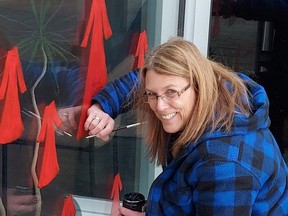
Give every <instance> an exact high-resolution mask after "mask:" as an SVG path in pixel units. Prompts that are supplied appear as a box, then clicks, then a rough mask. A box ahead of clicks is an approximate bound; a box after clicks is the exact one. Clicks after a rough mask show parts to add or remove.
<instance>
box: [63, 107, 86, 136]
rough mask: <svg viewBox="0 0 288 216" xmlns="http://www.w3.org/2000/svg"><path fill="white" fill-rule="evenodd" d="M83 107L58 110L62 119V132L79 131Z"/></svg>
mask: <svg viewBox="0 0 288 216" xmlns="http://www.w3.org/2000/svg"><path fill="white" fill-rule="evenodd" d="M80 113H81V106H76V107H69V108H61V109H59V110H58V115H59V116H60V118H61V119H62V122H63V123H62V127H61V128H62V130H64V131H67V132H73V131H75V130H77V127H78V122H79V117H80Z"/></svg>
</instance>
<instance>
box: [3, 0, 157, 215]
mask: <svg viewBox="0 0 288 216" xmlns="http://www.w3.org/2000/svg"><path fill="white" fill-rule="evenodd" d="M101 2H102V3H105V5H106V11H107V17H108V19H109V23H107V22H106V23H105V7H102V6H103V5H102V6H100V4H101ZM160 2H162V1H157V2H156V1H154V0H152V1H144V0H117V1H114V0H106V1H104V0H103V1H93V0H86V1H84V0H40V1H38V0H22V1H17V0H2V1H1V2H0V73H1V77H0V81H1V90H0V91H2V88H5V87H3V86H5V85H6V84H5V82H6V81H7V80H6V78H4V77H5V76H6V75H5V74H10V75H11V74H13V73H9V71H10V70H12V71H18V72H17V73H19V74H23V77H21V76H20V77H19V76H18V77H16V75H15V74H14V75H11V76H12V77H11V76H10V77H9V79H8V81H7V86H8V87H7V88H6V89H7V92H8V91H9V94H8V93H5V94H4V95H5V97H4V98H3V97H2V98H1V101H0V117H1V129H2V128H5V130H7V131H9V130H12V132H13V133H14V135H15V137H14V138H11V140H9V139H8V141H7V140H0V143H1V144H2V145H0V151H1V156H2V157H1V158H2V159H1V161H0V163H1V167H2V169H1V176H2V178H1V180H0V182H1V200H2V203H3V205H4V208H1V206H2V205H0V214H1V212H3V209H5V210H6V213H7V215H16V214H17V215H34V214H35V215H61V212H62V209H63V205H64V200H65V198H66V197H67V196H69V195H73V196H74V197H78V198H79V197H80V198H81V197H82V198H83V199H89V200H93V199H97V200H98V201H99V200H100V201H99V202H101V200H111V192H112V185H113V182H114V179H115V176H116V175H117V174H118V173H119V174H120V176H121V180H122V186H123V189H122V191H121V192H120V199H122V197H123V195H124V194H125V193H128V192H133V191H135V192H137V191H140V192H142V193H143V194H144V195H145V196H147V192H148V178H150V174H149V166H150V165H149V163H148V162H149V160H148V159H147V158H146V149H145V147H144V146H143V140H142V137H141V134H140V135H139V134H138V133H136V129H135V128H129V129H125V130H122V131H119V132H114V133H113V134H112V135H111V138H110V140H109V141H107V142H104V141H100V140H99V139H96V138H91V139H86V138H85V136H86V135H85V134H82V136H80V137H77V130H76V131H73V130H72V131H70V130H68V129H67V130H65V129H63V128H62V129H58V128H57V127H56V126H57V124H59V121H58V120H59V119H58V120H57V118H56V117H55V115H52V114H51V113H52V111H53V110H55V109H54V108H55V107H56V112H58V115H60V114H59V112H60V111H59V110H61V109H66V108H75V109H81V108H82V107H81V106H82V104H83V96H84V94H85V92H86V90H85V84H87V82H88V81H87V77H88V76H89V70H88V68H89V67H90V66H91V65H90V64H92V66H91V67H92V70H91V71H92V73H93V76H96V77H98V76H99V77H100V76H101V75H100V73H101V68H100V66H99V65H98V63H99V62H101V56H102V57H105V66H106V69H107V81H110V80H113V79H114V78H116V77H119V76H121V75H123V74H125V73H126V72H128V71H130V70H132V69H133V68H135V61H136V58H135V57H134V55H135V51H136V48H137V42H138V39H139V34H140V33H142V32H144V31H147V29H149V30H148V31H147V35H148V36H147V37H148V43H149V48H152V47H153V46H155V45H156V44H157V43H159V41H160V39H159V35H161V34H160V33H159V31H160V30H161V28H159V25H160V24H159V23H160V22H161V20H158V19H151V17H156V16H157V17H159V15H157V11H158V12H159V13H160V14H161V11H160V10H161V8H159V7H158V6H159V4H160ZM93 3H95V4H99V5H96V7H93ZM99 8H101V9H99ZM148 8H149V10H148ZM94 10H95V11H96V12H95V11H94ZM99 10H101V13H102V14H101V15H102V16H100V15H99ZM92 11H93V12H92ZM97 11H98V14H97ZM94 12H95V14H96V15H95V16H93V14H92V13H94ZM147 14H149V16H147ZM90 19H91V20H93V21H92V28H91V31H90V32H89V31H88V30H89V25H90V24H91V23H90V21H91V20H90ZM99 19H104V21H103V22H101V21H99ZM148 20H149V21H148ZM101 25H103V26H102V28H101ZM109 26H110V28H111V30H112V35H111V36H110V35H109ZM160 26H161V25H160ZM87 32H88V33H87ZM86 34H88V37H87V35H86ZM105 34H106V35H105ZM105 36H106V37H107V38H106V39H105ZM109 36H110V37H109ZM85 37H87V43H86V45H85V43H84V42H83V41H84V38H85ZM102 38H103V40H102ZM94 40H95V41H94ZM102 46H103V50H104V52H103V53H101V52H96V54H95V53H93V52H94V51H93V48H95V47H96V48H97V49H98V50H99V49H100V50H101V47H102ZM97 49H96V50H97ZM91 53H93V54H94V55H95V56H94V57H95V59H96V60H95V59H93V58H91V59H90V57H91ZM18 54H19V55H18ZM99 58H100V60H99ZM18 61H19V62H20V64H19V65H21V69H22V70H20V69H19V68H18V69H15V67H16V66H17V62H18ZM94 61H95V62H96V63H95V64H96V66H95V65H94V66H93V62H94ZM7 62H8V63H7ZM13 62H14V63H15V64H13ZM15 65H16V66H15ZM102 66H103V65H102ZM7 71H8V72H7ZM102 75H103V74H102ZM104 75H105V74H104ZM93 76H92V77H93ZM23 81H24V83H25V86H26V88H27V90H26V91H24V87H23ZM99 82H100V81H99ZM21 83H22V87H23V88H21ZM98 84H99V83H97V82H96V84H95V85H98ZM100 84H101V83H100ZM100 84H99V86H100V87H101V85H100ZM100 87H99V88H100ZM11 92H12V93H11ZM1 94H3V93H1ZM7 95H8V96H7ZM6 96H7V97H6ZM84 100H85V99H84ZM9 101H10V102H9ZM17 101H19V104H18V103H17ZM53 103H55V107H54V108H53ZM48 105H49V107H50V108H51V109H49V110H52V111H51V112H50V111H49V112H48V111H47V112H46V114H47V116H45V111H46V110H48V109H46V108H47V106H48ZM15 107H16V108H15ZM17 108H18V109H19V110H17ZM17 111H18V112H19V113H20V118H18V119H15V116H14V117H13V113H14V115H16V112H17ZM48 113H50V114H51V115H50V116H49V114H48ZM11 116H12V117H11ZM16 116H17V115H16ZM8 117H9V119H8ZM18 117H19V116H18ZM54 117H55V119H54ZM51 118H53V121H54V123H55V125H54V126H53V127H55V128H54V129H55V134H54V135H55V138H54V137H53V136H54V135H53V133H52V132H51V130H49V129H47V131H46V132H45V134H46V135H47V134H48V135H47V137H49V138H48V141H47V140H45V138H43V139H42V140H41V139H40V141H41V142H38V144H37V142H36V140H37V138H39V136H38V135H39V133H40V131H41V130H40V129H41V128H43V127H42V126H43V125H42V124H43V122H45V121H44V119H46V120H47V119H51ZM60 118H63V116H61V117H60ZM80 118H81V117H80V116H77V118H76V119H77V120H78V121H79V119H80ZM4 120H5V121H4ZM21 121H22V122H23V129H21ZM78 121H77V127H78ZM19 122H20V123H19ZM47 122H48V120H47ZM4 123H5V124H4ZM14 123H15V124H18V123H19V124H20V126H19V124H18V127H17V126H15V125H14ZM133 123H135V118H134V115H133V114H132V112H128V113H125V114H123V115H121V116H119V117H118V118H117V119H116V126H117V127H118V126H123V125H127V124H128V125H129V124H133ZM47 125H48V123H47ZM50 125H51V124H50ZM50 129H51V128H50ZM22 130H23V131H22ZM53 131H54V130H53ZM1 133H2V132H1ZM7 134H8V135H9V132H7ZM17 134H18V135H17ZM9 136H11V135H9ZM53 140H55V146H56V153H57V155H56V158H57V160H58V165H59V172H57V167H55V166H56V165H55V164H54V163H53V157H52V156H53V154H52V156H51V157H52V158H51V157H49V159H51V160H48V163H46V162H44V160H43V158H44V157H45V153H44V150H45V148H46V145H45V148H44V143H45V142H46V143H47V142H49V143H50V144H51V142H52V144H53ZM47 146H48V145H47ZM50 151H51V152H53V145H52V149H50ZM54 156H55V155H54ZM54 159H55V158H54ZM51 161H52V162H51ZM44 165H47V166H48V169H51V170H52V171H51V172H49V174H51V175H53V171H55V170H56V171H55V173H54V175H55V178H52V181H51V182H49V183H48V184H46V185H45V182H44V186H43V188H42V189H41V190H39V189H38V187H37V185H35V183H37V181H36V182H35V176H33V175H31V169H32V170H35V172H36V174H37V177H38V181H39V178H40V172H41V170H42V167H43V166H44ZM33 166H34V168H33ZM31 167H32V168H31ZM140 171H141V172H140ZM143 177H144V178H143ZM143 185H145V186H144V187H143ZM35 195H40V197H41V200H42V203H39V202H35V201H36V200H39V197H38V199H36V198H35ZM86 203H88V201H87V202H86ZM92 205H93V204H92ZM93 207H94V209H95V206H92V207H91V208H93ZM76 208H77V206H76ZM99 208H100V206H99ZM99 208H98V209H97V208H96V210H99ZM87 211H89V210H87ZM106 211H107V209H106Z"/></svg>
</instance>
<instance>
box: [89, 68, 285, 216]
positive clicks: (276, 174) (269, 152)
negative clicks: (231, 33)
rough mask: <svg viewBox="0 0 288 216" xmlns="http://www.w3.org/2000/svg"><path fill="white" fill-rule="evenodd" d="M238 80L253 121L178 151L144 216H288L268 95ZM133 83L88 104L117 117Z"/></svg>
mask: <svg viewBox="0 0 288 216" xmlns="http://www.w3.org/2000/svg"><path fill="white" fill-rule="evenodd" d="M239 76H241V77H242V78H243V79H245V80H247V81H249V82H250V84H249V86H248V88H249V90H250V92H251V94H252V95H253V115H252V116H250V117H249V118H246V117H243V116H241V115H236V116H235V122H234V125H233V129H232V131H231V132H230V133H223V132H221V131H216V132H214V133H212V134H211V133H210V134H209V133H207V134H204V135H203V136H202V137H201V138H200V139H199V140H198V141H197V142H196V143H190V144H189V145H188V146H187V147H186V148H185V149H183V151H182V152H181V153H180V154H179V155H178V156H177V158H174V159H173V160H172V161H171V162H170V163H169V164H168V166H167V167H165V168H164V170H163V172H162V173H161V174H160V175H159V176H158V177H157V178H156V179H155V181H154V182H153V184H152V185H151V188H150V191H149V196H148V201H147V209H146V214H147V215H149V216H156V215H157V216H161V215H171V216H172V215H175V216H183V215H203V216H206V215H207V216H210V215H220V216H229V215H240V216H246V215H257V216H260V215H272V216H286V215H288V170H287V166H286V164H285V162H284V160H283V158H282V155H281V153H280V151H279V148H278V145H277V143H276V141H275V140H274V138H273V135H272V134H271V132H270V131H269V129H268V127H269V125H270V120H269V117H268V107H269V102H268V99H267V95H266V93H265V91H264V89H263V87H261V86H260V85H258V84H256V83H255V82H253V81H252V80H250V79H249V78H248V77H246V76H244V75H241V74H239ZM136 77H137V72H131V73H128V74H126V75H125V76H124V77H121V78H120V79H117V80H116V81H114V82H112V83H110V84H108V86H107V87H106V88H105V89H103V91H101V92H100V93H99V94H98V95H97V96H96V97H95V98H94V101H93V102H95V101H98V102H99V103H100V104H101V105H102V108H103V109H104V111H106V112H107V113H109V114H110V115H111V116H112V117H116V116H117V115H118V114H120V113H121V112H123V111H125V110H124V109H123V108H122V105H123V102H124V100H125V97H126V96H127V94H128V92H129V90H130V89H131V88H132V86H133V83H134V81H135V79H136Z"/></svg>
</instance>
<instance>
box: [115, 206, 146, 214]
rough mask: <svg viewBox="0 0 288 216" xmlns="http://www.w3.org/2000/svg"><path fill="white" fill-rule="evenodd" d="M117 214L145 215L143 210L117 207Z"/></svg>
mask: <svg viewBox="0 0 288 216" xmlns="http://www.w3.org/2000/svg"><path fill="white" fill-rule="evenodd" d="M119 213H120V214H119V216H145V212H137V211H132V210H130V209H127V208H124V207H122V206H120V207H119Z"/></svg>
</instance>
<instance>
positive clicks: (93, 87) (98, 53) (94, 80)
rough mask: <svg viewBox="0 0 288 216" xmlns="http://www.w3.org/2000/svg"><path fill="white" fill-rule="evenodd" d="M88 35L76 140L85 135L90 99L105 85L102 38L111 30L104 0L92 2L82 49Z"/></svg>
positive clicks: (110, 33) (105, 73)
mask: <svg viewBox="0 0 288 216" xmlns="http://www.w3.org/2000/svg"><path fill="white" fill-rule="evenodd" d="M90 33H92V34H91V45H90V56H89V63H88V69H87V77H86V85H85V92H84V97H83V103H82V110H81V116H80V121H79V127H78V131H77V139H80V138H81V137H83V136H84V135H85V134H86V133H85V131H84V122H85V120H86V118H87V110H88V108H89V107H90V105H91V99H92V97H93V96H94V95H95V94H96V93H97V92H98V91H99V90H100V89H101V88H102V87H103V86H104V85H105V84H106V83H107V69H106V58H105V50H104V38H105V39H106V40H107V39H108V38H109V37H110V36H111V35H112V30H111V27H110V24H109V20H108V16H107V11H106V5H105V1H104V0H93V2H92V5H91V10H90V16H89V20H88V23H87V27H86V32H85V35H84V39H83V41H82V43H81V46H82V47H86V46H87V44H88V39H89V36H90ZM103 36H104V38H103Z"/></svg>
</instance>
